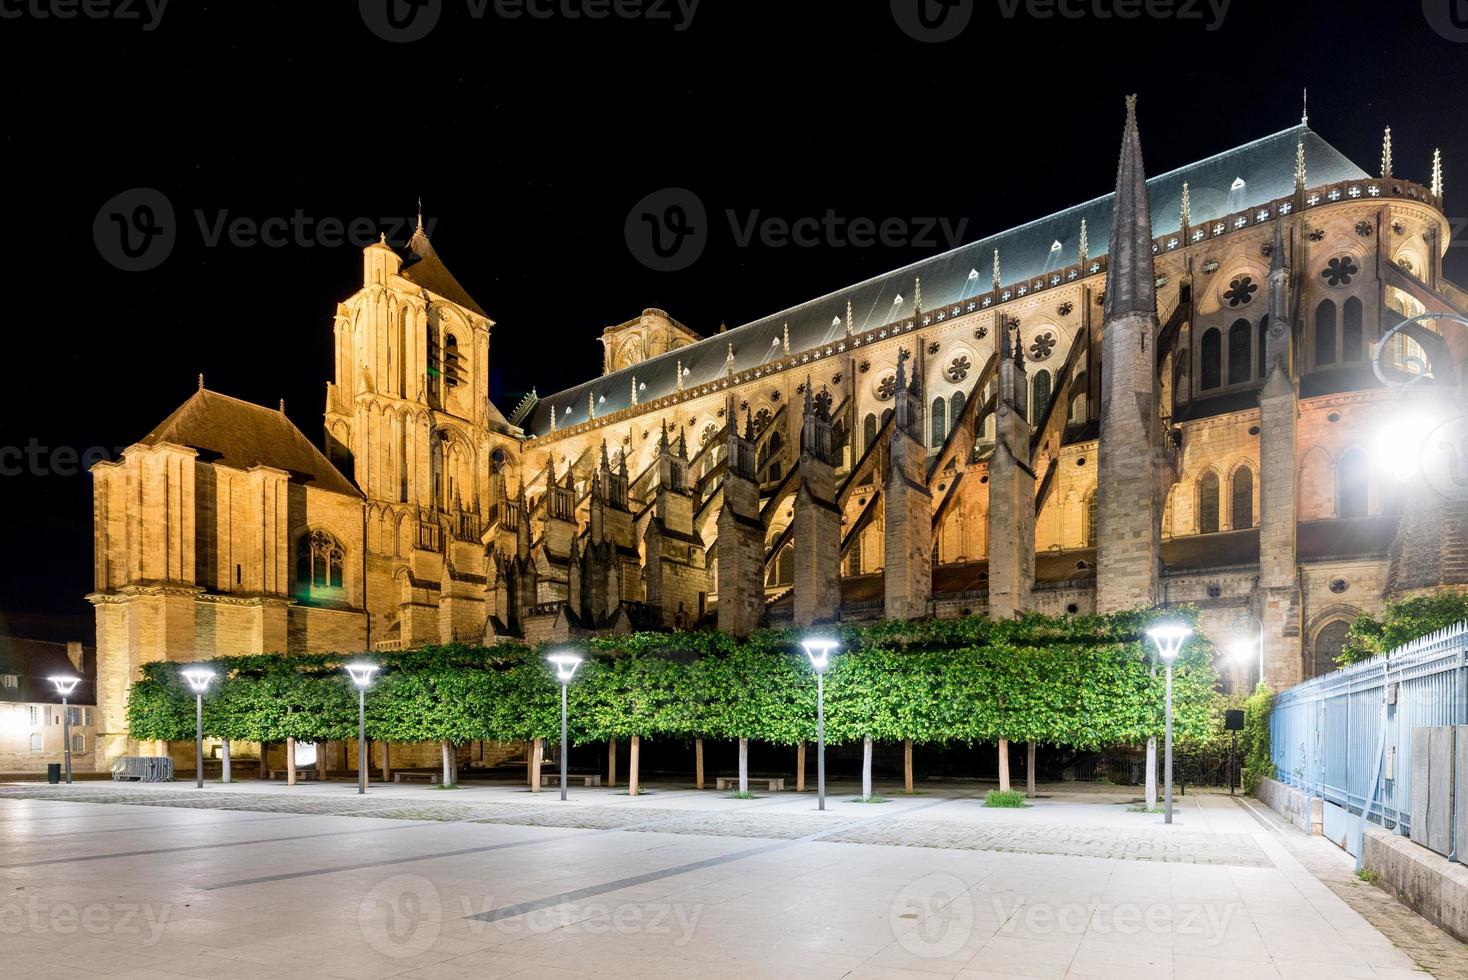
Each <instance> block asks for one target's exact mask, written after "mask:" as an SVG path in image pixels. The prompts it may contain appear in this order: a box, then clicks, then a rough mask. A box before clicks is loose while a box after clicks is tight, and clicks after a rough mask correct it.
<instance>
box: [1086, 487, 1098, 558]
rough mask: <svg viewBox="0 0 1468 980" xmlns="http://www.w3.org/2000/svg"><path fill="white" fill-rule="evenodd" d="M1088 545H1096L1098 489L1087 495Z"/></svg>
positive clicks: (1092, 546)
mask: <svg viewBox="0 0 1468 980" xmlns="http://www.w3.org/2000/svg"><path fill="white" fill-rule="evenodd" d="M1086 547H1087V548H1094V547H1096V491H1094V490H1092V491H1091V492H1090V494H1089V495H1087V497H1086Z"/></svg>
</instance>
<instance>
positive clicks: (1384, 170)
mask: <svg viewBox="0 0 1468 980" xmlns="http://www.w3.org/2000/svg"><path fill="white" fill-rule="evenodd" d="M1391 175H1392V128H1391V127H1390V126H1388V127H1387V128H1386V132H1385V133H1383V134H1382V136H1381V179H1382V180H1389V179H1391Z"/></svg>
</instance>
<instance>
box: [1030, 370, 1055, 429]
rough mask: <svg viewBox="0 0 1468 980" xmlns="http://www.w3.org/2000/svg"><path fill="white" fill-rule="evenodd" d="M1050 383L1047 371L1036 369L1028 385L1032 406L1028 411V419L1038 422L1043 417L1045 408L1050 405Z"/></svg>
mask: <svg viewBox="0 0 1468 980" xmlns="http://www.w3.org/2000/svg"><path fill="white" fill-rule="evenodd" d="M1051 384H1052V381H1051V377H1050V372H1049V371H1044V370H1042V371H1038V372H1036V374H1035V380H1034V382H1033V383H1032V384H1031V386H1030V398H1031V400H1032V403H1033V405H1034V408H1033V409H1032V410H1031V412H1030V421H1031V422H1035V423H1039V422H1040V421H1041V420H1043V419H1044V418H1045V409H1046V408H1047V407H1048V406H1049V405H1050V385H1051Z"/></svg>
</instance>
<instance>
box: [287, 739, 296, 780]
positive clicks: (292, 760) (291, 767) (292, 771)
mask: <svg viewBox="0 0 1468 980" xmlns="http://www.w3.org/2000/svg"><path fill="white" fill-rule="evenodd" d="M285 784H286V785H287V786H294V785H296V739H295V737H294V736H292V737H290V738H288V739H286V740H285Z"/></svg>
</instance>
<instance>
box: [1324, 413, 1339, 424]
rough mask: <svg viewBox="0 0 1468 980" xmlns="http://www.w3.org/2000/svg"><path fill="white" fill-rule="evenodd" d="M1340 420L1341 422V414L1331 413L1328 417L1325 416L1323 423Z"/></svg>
mask: <svg viewBox="0 0 1468 980" xmlns="http://www.w3.org/2000/svg"><path fill="white" fill-rule="evenodd" d="M1340 420H1341V413H1340V412H1331V413H1330V414H1329V415H1327V416H1326V417H1325V421H1327V422H1339V421H1340Z"/></svg>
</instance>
